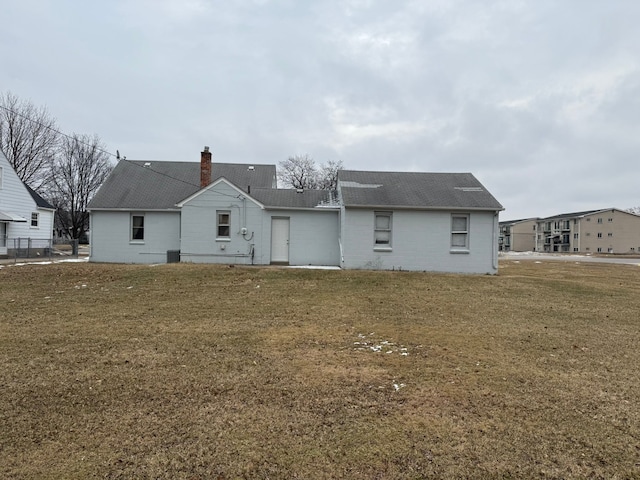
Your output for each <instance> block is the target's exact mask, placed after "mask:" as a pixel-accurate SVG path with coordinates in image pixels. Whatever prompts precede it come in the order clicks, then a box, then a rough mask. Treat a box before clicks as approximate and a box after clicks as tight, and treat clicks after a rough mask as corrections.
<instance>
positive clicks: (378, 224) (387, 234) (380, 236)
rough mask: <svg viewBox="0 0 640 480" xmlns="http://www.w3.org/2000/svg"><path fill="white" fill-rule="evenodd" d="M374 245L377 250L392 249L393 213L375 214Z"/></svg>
mask: <svg viewBox="0 0 640 480" xmlns="http://www.w3.org/2000/svg"><path fill="white" fill-rule="evenodd" d="M373 244H374V245H373V247H374V248H377V249H388V248H391V212H375V227H374V232H373Z"/></svg>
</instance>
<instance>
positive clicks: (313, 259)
mask: <svg viewBox="0 0 640 480" xmlns="http://www.w3.org/2000/svg"><path fill="white" fill-rule="evenodd" d="M266 215H267V220H266V222H265V225H266V226H267V228H268V229H269V232H268V233H267V234H266V235H265V237H264V239H265V241H267V242H270V239H271V231H270V229H271V217H288V218H289V219H290V223H289V232H290V233H289V265H315V266H338V265H340V246H339V243H338V236H339V226H340V225H339V211H338V210H320V209H318V210H312V211H311V210H309V211H307V210H305V211H300V210H297V211H296V210H284V211H283V210H278V211H275V210H271V211H267V212H266ZM264 248H270V246H269V245H268V244H267V245H265V246H264ZM266 251H267V252H269V251H270V250H269V249H267V250H266ZM268 262H269V259H267V263H268Z"/></svg>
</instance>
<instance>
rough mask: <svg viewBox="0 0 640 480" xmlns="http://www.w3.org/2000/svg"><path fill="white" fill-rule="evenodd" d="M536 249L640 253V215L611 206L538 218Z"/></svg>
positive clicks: (545, 250)
mask: <svg viewBox="0 0 640 480" xmlns="http://www.w3.org/2000/svg"><path fill="white" fill-rule="evenodd" d="M535 250H536V251H538V252H567V253H640V216H639V215H635V214H633V213H629V212H625V211H623V210H619V209H617V208H609V209H604V210H588V211H584V212H573V213H565V214H561V215H556V216H553V217H547V218H539V219H537V225H536V247H535Z"/></svg>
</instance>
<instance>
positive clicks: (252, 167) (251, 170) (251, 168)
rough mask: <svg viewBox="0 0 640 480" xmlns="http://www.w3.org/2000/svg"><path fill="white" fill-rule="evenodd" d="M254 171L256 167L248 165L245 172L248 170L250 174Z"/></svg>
mask: <svg viewBox="0 0 640 480" xmlns="http://www.w3.org/2000/svg"><path fill="white" fill-rule="evenodd" d="M255 169H256V167H254V166H253V165H249V168H247V170H249V171H250V172H253V171H254V170H255Z"/></svg>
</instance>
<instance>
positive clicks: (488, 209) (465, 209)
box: [344, 205, 504, 212]
mask: <svg viewBox="0 0 640 480" xmlns="http://www.w3.org/2000/svg"><path fill="white" fill-rule="evenodd" d="M344 207H345V208H358V209H369V210H371V209H375V210H422V211H425V210H436V211H451V210H459V211H461V212H469V211H477V212H502V211H503V210H504V207H502V206H501V207H500V208H496V207H427V206H419V205H345V206H344Z"/></svg>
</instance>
